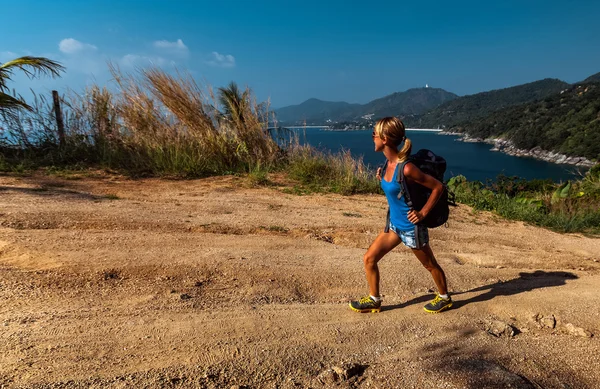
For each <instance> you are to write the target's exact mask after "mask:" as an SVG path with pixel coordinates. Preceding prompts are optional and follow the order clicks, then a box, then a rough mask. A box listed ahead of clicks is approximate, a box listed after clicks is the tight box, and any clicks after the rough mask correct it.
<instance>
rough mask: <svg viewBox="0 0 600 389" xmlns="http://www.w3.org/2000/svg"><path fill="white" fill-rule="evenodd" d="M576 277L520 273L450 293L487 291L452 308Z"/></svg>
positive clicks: (455, 301)
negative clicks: (515, 276)
mask: <svg viewBox="0 0 600 389" xmlns="http://www.w3.org/2000/svg"><path fill="white" fill-rule="evenodd" d="M577 278H578V277H577V275H575V274H573V273H569V272H564V271H551V272H545V271H543V270H536V271H534V272H532V273H526V272H522V273H519V277H518V278H513V279H512V280H508V281H498V282H495V283H493V284H489V285H484V286H480V287H477V288H473V289H470V290H466V291H463V292H456V293H451V295H452V297H456V296H459V295H461V294H465V293H473V292H479V291H483V290H487V292H485V293H482V294H479V295H477V296H473V297H471V298H469V299H466V300H461V299H460V298H459V299H456V298H453V299H452V300H453V304H452V308H453V309H456V308H461V307H463V306H465V305H467V304H470V303H476V302H482V301H488V300H491V299H493V298H494V297H496V296H512V295H514V294H518V293H523V292H529V291H531V290H533V289H540V288H549V287H553V286H561V285H565V284H566V280H568V279H571V280H573V279H577ZM429 300H431V296H430V295H426V296H419V297H415V298H414V299H412V300H409V301H406V302H404V303H400V304H396V305H390V306H387V307H385V308H384V309H385V310H392V309H396V308H405V307H408V306H409V305H413V304H419V303H424V302H427V301H429Z"/></svg>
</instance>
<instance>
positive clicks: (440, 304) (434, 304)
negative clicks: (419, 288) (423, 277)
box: [423, 293, 452, 313]
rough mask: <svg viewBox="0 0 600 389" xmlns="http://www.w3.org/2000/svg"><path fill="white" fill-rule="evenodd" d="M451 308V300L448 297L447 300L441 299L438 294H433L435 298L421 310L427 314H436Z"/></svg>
mask: <svg viewBox="0 0 600 389" xmlns="http://www.w3.org/2000/svg"><path fill="white" fill-rule="evenodd" d="M450 307H452V298H451V297H450V296H448V298H447V299H443V298H441V297H440V295H439V294H437V293H436V294H435V298H434V299H433V300H431V301H430V302H429V303H427V305H425V306H424V307H423V309H424V310H425V311H427V312H429V313H438V312H442V311H445V310H446V309H450Z"/></svg>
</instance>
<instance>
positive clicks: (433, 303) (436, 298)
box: [431, 294, 444, 305]
mask: <svg viewBox="0 0 600 389" xmlns="http://www.w3.org/2000/svg"><path fill="white" fill-rule="evenodd" d="M443 300H444V299H443V298H441V297H440V295H439V294H436V295H435V298H434V299H433V300H432V301H431V305H435V304H437V303H439V302H440V301H443Z"/></svg>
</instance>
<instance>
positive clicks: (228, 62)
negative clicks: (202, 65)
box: [206, 51, 235, 68]
mask: <svg viewBox="0 0 600 389" xmlns="http://www.w3.org/2000/svg"><path fill="white" fill-rule="evenodd" d="M206 63H207V64H209V65H211V66H218V67H221V68H232V67H235V57H234V56H233V55H231V54H219V53H217V52H216V51H213V52H212V54H211V58H210V59H209V60H208V61H206Z"/></svg>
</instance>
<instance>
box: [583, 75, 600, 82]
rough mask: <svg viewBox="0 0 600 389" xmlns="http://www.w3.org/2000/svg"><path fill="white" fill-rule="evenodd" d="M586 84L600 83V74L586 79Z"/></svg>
mask: <svg viewBox="0 0 600 389" xmlns="http://www.w3.org/2000/svg"><path fill="white" fill-rule="evenodd" d="M583 82H584V83H587V82H600V73H596V74H592V75H591V76H589V77H588V78H586V79H585V80H583Z"/></svg>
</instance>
